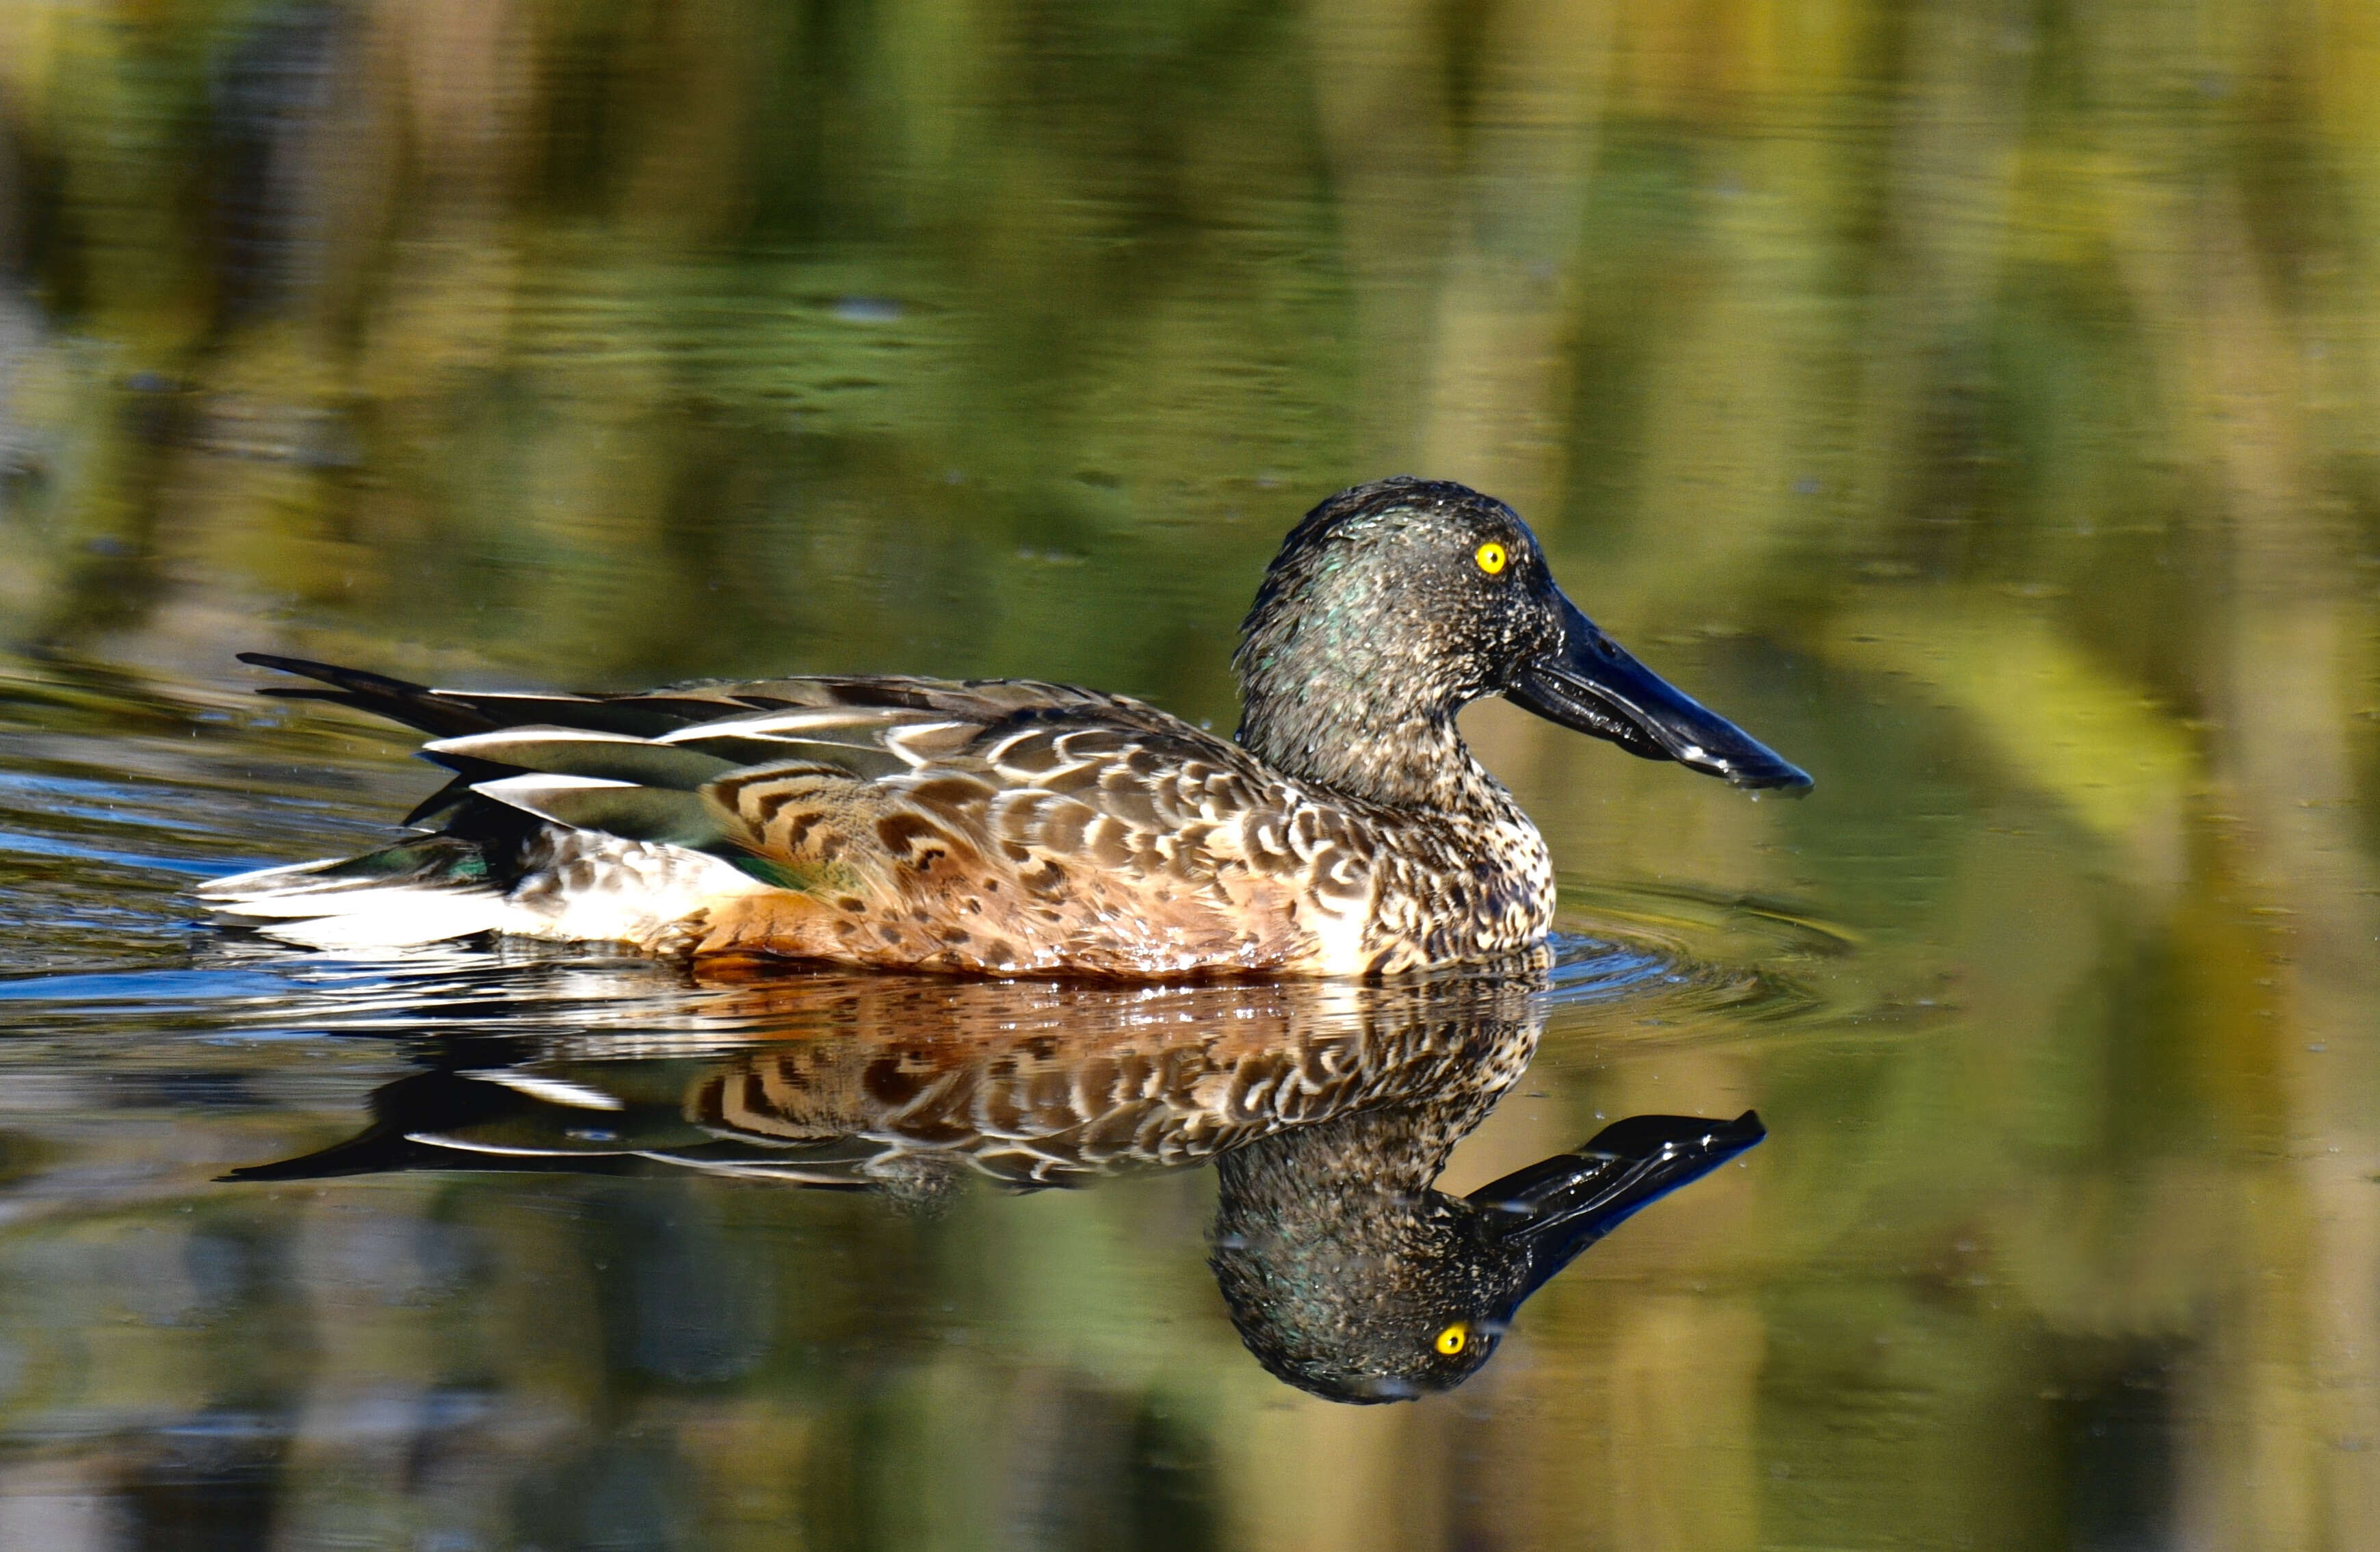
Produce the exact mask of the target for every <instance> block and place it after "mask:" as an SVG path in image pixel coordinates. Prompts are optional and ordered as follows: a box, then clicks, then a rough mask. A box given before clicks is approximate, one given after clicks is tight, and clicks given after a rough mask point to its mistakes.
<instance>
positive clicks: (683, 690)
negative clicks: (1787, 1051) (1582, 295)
mask: <svg viewBox="0 0 2380 1552" xmlns="http://www.w3.org/2000/svg"><path fill="white" fill-rule="evenodd" d="M1491 559H1492V562H1493V564H1492V565H1491V564H1490V562H1491ZM248 660H249V661H251V662H256V663H260V664H262V665H264V666H271V667H276V668H282V669H285V670H288V671H290V672H293V673H297V674H300V675H303V676H306V677H308V678H311V679H314V680H316V681H318V682H319V683H320V684H322V685H324V686H327V687H328V688H325V689H313V688H307V689H297V690H283V691H280V692H281V693H285V694H296V695H301V696H313V697H315V698H319V699H325V700H331V701H336V702H341V703H346V704H349V705H354V706H358V707H361V708H363V709H366V710H370V711H373V712H376V713H379V714H381V715H388V716H392V717H395V718H396V719H398V720H401V721H404V722H407V723H409V724H411V725H412V726H414V727H419V728H421V729H423V730H424V731H427V732H430V733H432V734H434V735H436V737H435V739H433V741H431V743H430V744H428V745H427V746H425V749H424V753H425V755H427V756H428V757H429V758H430V759H432V760H434V761H437V762H439V763H441V764H445V765H447V766H448V767H450V768H451V769H453V770H454V771H455V773H456V776H455V781H454V782H452V783H451V784H450V785H449V786H448V788H446V790H445V791H444V792H443V793H441V794H440V795H439V796H438V797H437V798H434V799H432V800H431V802H430V803H428V804H425V805H424V806H423V808H422V809H421V810H419V811H417V813H416V814H415V815H414V816H413V818H414V821H415V822H418V823H426V822H428V821H431V820H435V821H437V822H439V824H440V825H441V828H440V829H439V830H438V831H437V832H436V833H434V834H432V835H431V836H429V837H426V838H424V839H420V840H414V841H407V842H402V843H399V844H398V845H396V846H395V847H391V848H388V849H383V851H381V852H377V853H373V854H371V855H370V856H368V857H364V858H358V859H354V860H351V861H349V862H339V863H314V864H305V865H302V866H300V867H297V868H285V869H274V870H268V871H265V872H261V873H259V874H245V875H242V876H240V877H238V878H234V879H226V880H221V881H218V882H217V883H215V884H213V885H211V886H207V887H206V888H205V889H204V890H202V891H201V892H202V893H204V894H206V895H207V896H208V897H209V898H211V899H212V900H213V901H215V902H216V903H217V905H218V908H219V909H221V910H224V911H225V913H226V914H229V915H232V916H235V917H239V918H243V919H245V920H248V921H249V922H251V923H257V924H260V925H263V926H264V927H265V928H266V930H268V931H273V932H275V933H278V934H279V935H283V936H285V937H290V938H293V939H296V940H298V941H304V942H313V943H318V944H323V945H326V946H339V945H348V944H360V943H388V942H401V941H427V940H429V939H431V938H435V937H451V936H457V935H464V934H466V933H470V932H476V931H485V930H492V931H497V932H504V933H516V934H523V935H532V936H544V937H556V938H565V939H614V940H620V941H625V942H629V943H633V944H636V945H637V946H639V947H643V948H646V949H648V950H650V951H653V952H656V953H663V954H672V955H686V956H691V957H693V958H695V959H698V960H706V961H711V960H722V959H738V960H753V959H778V960H830V961H833V962H837V963H844V964H855V965H869V966H880V967H901V968H912V969H925V970H935V971H948V972H969V973H977V974H992V975H1019V974H1036V973H1044V972H1064V973H1072V974H1089V975H1107V976H1120V977H1135V978H1149V977H1169V976H1179V975H1194V974H1215V973H1245V972H1291V973H1306V974H1367V973H1368V974H1379V973H1389V972H1402V971H1407V970H1413V969H1417V968H1424V967H1428V966H1436V965H1446V964H1452V963H1458V962H1466V961H1474V960H1479V959H1488V958H1492V957H1494V956H1497V955H1500V954H1506V953H1510V952H1512V951H1514V950H1516V949H1521V948H1524V947H1528V946H1529V945H1532V944H1534V943H1536V942H1538V941H1539V940H1541V939H1542V938H1543V937H1544V935H1545V933H1546V931H1547V929H1548V925H1549V923H1550V922H1551V920H1552V914H1553V905H1554V893H1553V869H1552V862H1551V860H1550V858H1549V857H1548V853H1547V850H1546V848H1545V843H1544V841H1543V840H1542V839H1541V838H1540V837H1539V836H1538V834H1537V831H1536V826H1535V825H1531V824H1530V822H1529V819H1528V816H1527V815H1526V814H1525V813H1523V812H1522V811H1521V809H1520V807H1519V805H1518V804H1517V803H1516V802H1514V800H1512V795H1511V794H1510V793H1509V792H1507V791H1506V790H1505V789H1504V788H1502V787H1501V786H1500V784H1499V783H1498V782H1497V781H1496V780H1495V779H1494V778H1493V777H1492V776H1489V775H1488V773H1487V772H1486V771H1485V770H1484V769H1482V768H1481V767H1480V765H1479V764H1478V763H1477V762H1476V761H1475V760H1474V759H1473V758H1472V756H1471V754H1470V752H1469V751H1468V750H1467V749H1466V748H1465V747H1464V746H1463V740H1462V738H1461V736H1460V734H1459V733H1458V732H1457V730H1456V727H1455V723H1454V716H1455V714H1456V713H1457V712H1458V711H1460V710H1461V708H1462V706H1463V704H1464V703H1467V702H1469V701H1471V700H1474V699H1476V698H1477V697H1478V696H1480V695H1483V694H1490V693H1498V692H1503V693H1509V694H1512V695H1513V696H1514V698H1515V699H1517V700H1520V701H1521V702H1522V703H1524V704H1526V705H1528V706H1530V707H1531V709H1533V710H1536V711H1538V712H1540V713H1541V714H1542V715H1548V716H1550V717H1553V718H1555V719H1556V720H1559V721H1561V722H1563V723H1565V724H1566V725H1568V726H1573V727H1580V728H1582V729H1583V730H1585V731H1588V732H1592V733H1596V734H1597V735H1599V736H1603V737H1608V738H1611V739H1614V740H1615V741H1619V742H1621V744H1623V746H1625V747H1628V748H1630V749H1631V750H1632V751H1633V752H1638V753H1646V754H1654V755H1658V756H1659V757H1663V758H1676V759H1680V760H1682V761H1685V762H1686V763H1688V764H1694V765H1696V766H1698V767H1699V768H1702V769H1706V770H1709V771H1712V772H1714V773H1716V774H1720V775H1724V776H1728V777H1729V779H1730V780H1733V781H1736V782H1738V783H1739V784H1743V785H1752V786H1763V785H1766V786H1791V785H1794V784H1797V783H1798V784H1804V785H1805V784H1806V781H1807V778H1806V777H1803V776H1802V775H1801V773H1799V772H1798V771H1795V770H1793V769H1792V767H1791V766H1790V765H1786V764H1784V763H1783V762H1781V761H1779V760H1778V759H1777V758H1776V757H1775V756H1774V755H1772V754H1770V753H1769V752H1767V751H1766V750H1764V749H1762V748H1761V747H1760V746H1759V745H1757V744H1756V743H1754V742H1753V741H1752V740H1751V739H1748V738H1746V737H1744V736H1743V734H1742V733H1741V732H1739V731H1738V730H1736V729H1735V728H1733V727H1730V725H1728V724H1727V723H1725V722H1724V721H1722V720H1721V719H1719V718H1718V717H1716V716H1713V715H1711V714H1709V713H1708V712H1706V711H1704V710H1703V709H1702V708H1701V707H1699V706H1696V705H1694V703H1692V702H1690V701H1687V700H1685V699H1684V698H1683V697H1682V696H1680V695H1678V693H1677V692H1676V691H1674V690H1670V689H1669V687H1667V686H1666V685H1663V684H1661V683H1660V681H1659V680H1658V679H1657V678H1653V677H1652V676H1651V675H1650V674H1649V673H1648V672H1646V671H1645V670H1644V669H1643V668H1642V667H1641V666H1638V665H1636V664H1635V663H1634V662H1633V659H1630V658H1628V657H1627V655H1626V654H1624V653H1621V652H1620V650H1619V649H1618V648H1617V647H1616V646H1613V645H1611V643H1610V642H1609V640H1608V639H1607V638H1605V637H1603V636H1602V634H1601V632H1600V631H1598V630H1597V629H1595V628H1594V626H1593V625H1592V624H1591V623H1589V622H1588V621H1587V620H1586V619H1585V617H1584V616H1583V615H1580V614H1579V613H1578V611H1577V610H1576V609H1575V608H1573V607H1571V606H1570V605H1569V604H1568V602H1567V601H1566V600H1563V599H1562V598H1561V595H1560V592H1559V591H1558V590H1556V589H1555V588H1554V586H1553V583H1552V580H1551V578H1550V575H1549V574H1548V572H1547V571H1546V568H1545V565H1544V561H1543V558H1542V556H1540V555H1539V553H1538V551H1537V549H1536V540H1535V539H1534V537H1533V536H1531V535H1530V534H1529V532H1528V530H1527V529H1526V527H1525V526H1524V525H1523V524H1522V523H1521V521H1520V519H1518V518H1517V517H1515V516H1514V515H1513V514H1512V512H1511V510H1510V509H1509V508H1506V507H1503V506H1502V505H1501V504H1500V503H1497V502H1494V501H1491V500H1489V499H1488V498H1487V497H1484V496H1481V495H1477V494H1476V493H1475V492H1472V491H1468V490H1465V489H1463V487H1461V486H1459V485H1443V484H1429V483H1422V482H1415V481H1409V480H1405V481H1385V482H1381V483H1378V484H1375V485H1370V486H1362V487H1358V488H1357V489H1356V490H1354V491H1350V492H1346V493H1343V494H1342V495H1340V496H1338V497H1334V498H1333V499H1332V500H1331V501H1330V502H1326V503H1324V504H1323V506H1321V507H1318V508H1317V509H1316V510H1315V512H1314V513H1312V514H1310V515H1309V516H1308V517H1307V519H1305V522H1304V523H1302V524H1300V525H1299V527H1298V528H1297V530H1296V531H1294V532H1293V533H1292V534H1291V536H1290V538H1289V540H1288V542H1287V543H1286V544H1284V546H1283V548H1282V551H1281V556H1279V557H1278V558H1276V560H1275V561H1274V563H1273V566H1272V568H1271V570H1270V571H1269V574H1268V576H1267V578H1266V581H1265V586H1264V590H1263V591H1262V592H1261V593H1259V595H1258V597H1257V604H1256V607H1255V608H1254V610H1253V611H1252V612H1251V614H1250V616H1249V619H1248V624H1247V628H1246V634H1245V645H1244V646H1243V649H1242V651H1241V654H1240V655H1239V657H1238V659H1237V665H1238V666H1239V668H1240V671H1241V678H1242V683H1243V690H1244V692H1245V700H1246V705H1247V712H1246V718H1245V721H1244V723H1243V725H1242V727H1241V729H1240V733H1239V735H1238V739H1237V741H1235V742H1234V741H1227V740H1225V739H1220V738H1217V737H1215V736H1214V735H1212V734H1209V733H1207V732H1204V731H1202V730H1201V729H1199V728H1196V727H1192V726H1190V725H1189V724H1188V723H1185V722H1184V721H1182V720H1181V719H1180V718H1178V717H1175V716H1172V715H1169V714H1167V713H1165V712H1162V711H1160V710H1158V709H1157V708H1156V707H1153V706H1149V705H1147V704H1145V703H1141V702H1138V701H1135V700H1132V699H1129V698H1127V697H1123V696H1116V695H1107V694H1101V693H1099V692H1098V691H1094V690H1079V689H1075V688H1073V687H1071V686H1065V685H1055V684H1044V683H1039V682H1036V681H1029V680H991V681H967V682H954V681H949V680H941V679H923V678H786V679H771V680H759V681H749V682H736V683H726V682H715V683H703V684H695V685H685V686H678V687H674V688H672V689H667V690H653V691H648V692H644V693H641V694H609V695H603V694H599V695H499V694H485V693H476V692H468V691H455V690H430V689H427V688H425V687H422V686H419V685H412V684H407V683H405V682H403V681H400V680H392V679H385V678H380V677H379V676H376V675H370V674H364V673H360V672H358V671H356V670H351V669H342V668H335V667H332V666H326V665H322V664H314V663H308V662H304V661H301V660H296V659H287V658H275V657H267V656H263V655H261V654H249V657H248Z"/></svg>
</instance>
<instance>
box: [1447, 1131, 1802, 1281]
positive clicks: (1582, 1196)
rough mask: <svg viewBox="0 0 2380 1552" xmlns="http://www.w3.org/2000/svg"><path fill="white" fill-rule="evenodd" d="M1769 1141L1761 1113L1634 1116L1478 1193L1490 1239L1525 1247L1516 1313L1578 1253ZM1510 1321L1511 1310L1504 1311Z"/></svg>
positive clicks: (1471, 1200) (1477, 1203) (1475, 1199)
mask: <svg viewBox="0 0 2380 1552" xmlns="http://www.w3.org/2000/svg"><path fill="white" fill-rule="evenodd" d="M1767 1135H1768V1129H1767V1127H1764V1126H1762V1125H1761V1124H1760V1117H1759V1114H1758V1113H1757V1112H1755V1111H1752V1110H1746V1111H1745V1112H1744V1113H1743V1115H1741V1116H1738V1117H1737V1118H1735V1119H1733V1120H1731V1121H1715V1120H1710V1119H1707V1118H1702V1117H1697V1116H1631V1117H1629V1118H1627V1119H1625V1120H1620V1121H1614V1122H1612V1123H1611V1124H1610V1125H1609V1126H1608V1127H1605V1128H1604V1129H1603V1130H1601V1131H1598V1132H1597V1133H1596V1134H1595V1136H1594V1138H1593V1139H1592V1140H1591V1141H1589V1142H1588V1143H1587V1144H1586V1145H1585V1147H1583V1148H1581V1149H1579V1150H1578V1152H1576V1153H1574V1154H1556V1155H1554V1156H1553V1157H1551V1158H1548V1159H1542V1160H1540V1161H1538V1162H1537V1163H1536V1164H1532V1165H1530V1166H1529V1167H1527V1168H1525V1169H1520V1170H1515V1171H1514V1172H1513V1173H1512V1174H1510V1175H1507V1176H1505V1177H1504V1178H1503V1179H1500V1180H1496V1181H1492V1182H1490V1183H1489V1184H1488V1185H1484V1186H1482V1187H1480V1188H1479V1189H1478V1190H1477V1191H1473V1192H1472V1193H1471V1194H1470V1196H1469V1197H1467V1198H1466V1199H1465V1200H1467V1201H1468V1202H1469V1203H1470V1204H1472V1205H1473V1206H1475V1207H1477V1208H1480V1209H1481V1210H1482V1211H1483V1212H1484V1213H1487V1214H1488V1215H1491V1216H1488V1218H1487V1219H1486V1221H1487V1222H1488V1223H1489V1224H1490V1225H1492V1226H1493V1228H1491V1229H1490V1232H1492V1233H1496V1234H1500V1235H1501V1236H1502V1237H1503V1238H1504V1239H1505V1240H1506V1242H1508V1243H1512V1244H1517V1245H1521V1246H1524V1247H1525V1249H1526V1252H1527V1254H1528V1272H1527V1274H1526V1276H1525V1277H1524V1279H1523V1282H1522V1285H1521V1289H1520V1291H1519V1293H1518V1295H1517V1296H1516V1297H1515V1298H1514V1299H1513V1301H1512V1304H1513V1308H1516V1309H1517V1308H1518V1307H1519V1305H1520V1302H1521V1301H1522V1300H1524V1299H1526V1298H1527V1297H1528V1296H1529V1295H1530V1294H1532V1293H1535V1292H1536V1290H1537V1289H1540V1288H1542V1287H1544V1286H1545V1284H1546V1282H1547V1280H1548V1278H1550V1277H1553V1275H1554V1274H1555V1273H1557V1272H1559V1271H1560V1270H1561V1269H1562V1268H1563V1267H1565V1266H1567V1265H1570V1264H1571V1263H1572V1262H1573V1260H1575V1259H1577V1257H1578V1253H1580V1252H1581V1251H1583V1250H1585V1249H1586V1247H1587V1246H1589V1245H1591V1244H1593V1243H1595V1242H1596V1241H1597V1240H1600V1239H1602V1238H1603V1237H1604V1236H1605V1235H1607V1234H1609V1233H1610V1232H1611V1231H1612V1230H1613V1229H1615V1228H1619V1227H1620V1226H1621V1224H1622V1223H1624V1222H1626V1221H1627V1220H1628V1219H1629V1218H1630V1217H1632V1216H1634V1215H1635V1214H1636V1213H1638V1212H1641V1211H1642V1210H1643V1209H1644V1208H1645V1207H1646V1206H1648V1205H1650V1204H1653V1203H1655V1202H1658V1201H1659V1200H1660V1199H1661V1198H1662V1197H1664V1196H1667V1195H1669V1194H1670V1192H1671V1191H1675V1190H1677V1189H1678V1188H1679V1187H1680V1186H1682V1185H1685V1184H1687V1183H1689V1182H1691V1181H1694V1180H1698V1179H1702V1178H1703V1177H1704V1176H1705V1175H1707V1174H1709V1173H1710V1172H1711V1171H1712V1170H1714V1169H1716V1168H1718V1167H1719V1166H1720V1165H1722V1164H1725V1163H1726V1162H1727V1161H1728V1160H1729V1159H1731V1158H1733V1157H1734V1156H1735V1155H1738V1154H1740V1153H1743V1151H1744V1150H1745V1149H1747V1148H1750V1147H1751V1146H1753V1145H1754V1144H1755V1143H1758V1142H1759V1141H1760V1140H1761V1139H1762V1138H1764V1137H1766V1136H1767ZM1503 1313H1504V1314H1505V1315H1506V1316H1507V1317H1508V1318H1509V1316H1510V1315H1511V1314H1512V1311H1511V1310H1507V1311H1505V1312H1503Z"/></svg>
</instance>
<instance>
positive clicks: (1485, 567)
mask: <svg viewBox="0 0 2380 1552" xmlns="http://www.w3.org/2000/svg"><path fill="white" fill-rule="evenodd" d="M1471 558H1472V559H1474V560H1475V561H1477V562H1478V563H1479V569H1481V570H1482V571H1485V572H1487V573H1488V575H1489V576H1491V577H1492V576H1494V575H1495V574H1496V573H1497V572H1499V571H1501V570H1502V569H1504V566H1505V563H1506V562H1507V561H1509V560H1511V559H1512V556H1508V555H1506V554H1505V553H1504V546H1503V545H1501V544H1498V543H1496V541H1495V540H1493V539H1490V540H1488V542H1487V543H1486V544H1482V545H1480V546H1479V547H1478V548H1477V549H1475V550H1474V551H1472V552H1471ZM1442 1339H1443V1338H1441V1340H1442ZM1452 1350H1453V1351H1456V1352H1460V1351H1462V1350H1463V1344H1462V1343H1461V1342H1460V1341H1458V1342H1457V1343H1456V1344H1455V1345H1454V1347H1453V1349H1452Z"/></svg>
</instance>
